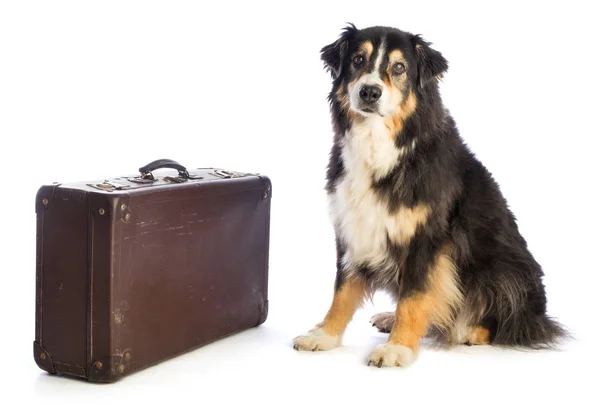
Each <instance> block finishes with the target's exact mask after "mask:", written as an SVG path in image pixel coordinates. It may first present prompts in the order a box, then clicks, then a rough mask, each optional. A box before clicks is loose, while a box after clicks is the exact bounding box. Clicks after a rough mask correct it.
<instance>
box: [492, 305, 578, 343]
mask: <svg viewBox="0 0 600 404" xmlns="http://www.w3.org/2000/svg"><path fill="white" fill-rule="evenodd" d="M569 338H571V335H570V333H569V332H568V331H567V329H566V328H565V327H564V326H563V325H562V324H560V323H559V322H558V321H556V320H555V319H553V318H551V317H549V316H548V315H547V314H545V313H543V314H537V315H535V314H531V313H529V314H528V313H520V314H517V315H515V317H514V318H513V319H512V320H508V321H504V324H502V322H501V321H500V322H499V324H498V328H497V330H496V335H495V336H494V339H493V342H492V344H493V345H499V346H505V347H511V348H512V347H514V348H525V349H544V348H555V347H556V346H557V345H558V344H560V343H562V342H564V341H565V340H567V339H569Z"/></svg>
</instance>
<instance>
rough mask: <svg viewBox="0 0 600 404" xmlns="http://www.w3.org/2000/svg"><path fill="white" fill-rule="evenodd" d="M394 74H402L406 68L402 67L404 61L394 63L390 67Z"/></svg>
mask: <svg viewBox="0 0 600 404" xmlns="http://www.w3.org/2000/svg"><path fill="white" fill-rule="evenodd" d="M392 70H393V72H394V74H402V73H404V71H405V70H406V68H405V67H404V63H400V62H398V63H396V64H394V67H393V68H392Z"/></svg>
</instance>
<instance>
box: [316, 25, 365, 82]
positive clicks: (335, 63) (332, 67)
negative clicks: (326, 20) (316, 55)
mask: <svg viewBox="0 0 600 404" xmlns="http://www.w3.org/2000/svg"><path fill="white" fill-rule="evenodd" d="M357 31H358V30H357V29H356V27H355V26H354V24H349V25H348V26H347V27H345V28H344V29H343V30H342V34H341V35H340V37H339V38H338V40H337V41H335V42H333V43H331V44H329V45H326V46H324V47H323V48H322V49H321V60H322V61H323V63H324V64H325V68H326V69H327V70H329V72H330V73H331V77H332V78H333V79H337V78H338V77H339V76H340V74H341V72H342V63H343V61H344V57H346V52H347V51H348V44H349V42H350V40H351V39H352V37H353V36H354V34H355V33H356V32H357Z"/></svg>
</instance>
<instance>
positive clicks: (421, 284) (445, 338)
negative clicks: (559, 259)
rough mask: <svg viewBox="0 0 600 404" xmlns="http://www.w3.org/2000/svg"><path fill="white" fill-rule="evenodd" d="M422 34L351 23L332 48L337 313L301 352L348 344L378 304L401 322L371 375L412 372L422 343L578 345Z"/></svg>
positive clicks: (374, 356)
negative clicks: (442, 87) (371, 304)
mask: <svg viewBox="0 0 600 404" xmlns="http://www.w3.org/2000/svg"><path fill="white" fill-rule="evenodd" d="M430 45H431V44H430V43H428V42H426V41H425V40H424V39H423V38H422V37H421V36H419V35H413V34H411V33H408V32H404V31H400V30H398V29H394V28H388V27H371V28H367V29H362V30H359V29H357V28H356V27H355V26H354V25H352V24H350V25H349V26H348V27H346V28H345V29H344V30H343V32H342V34H341V35H340V37H339V38H338V40H336V41H335V42H333V43H331V44H330V45H327V46H325V47H324V48H323V49H322V50H321V58H322V61H323V62H324V64H325V67H326V69H327V70H328V71H329V72H330V73H331V77H332V81H333V85H332V90H331V92H330V94H329V102H330V108H331V114H332V122H333V129H334V141H333V146H332V149H331V155H330V161H329V164H328V166H327V184H326V191H327V194H328V196H329V198H330V203H331V218H332V222H333V227H334V229H335V235H336V249H337V275H336V280H335V285H334V286H335V287H334V296H333V302H332V303H331V306H330V308H329V310H328V312H327V313H326V315H325V317H324V319H323V321H322V322H320V323H319V324H317V325H316V327H315V328H313V329H312V330H310V331H309V332H308V333H306V334H304V335H301V336H299V337H297V338H296V339H295V340H294V348H295V349H297V350H303V351H324V350H329V349H332V348H335V347H337V346H340V345H341V342H342V336H343V334H344V331H345V329H346V327H347V324H348V323H349V321H350V320H351V319H352V317H353V315H354V313H355V311H356V310H357V309H358V308H359V307H360V306H361V304H362V303H363V302H364V300H365V299H366V298H368V297H370V296H371V295H372V294H373V293H374V292H375V291H379V290H381V291H386V292H388V293H389V294H391V295H392V296H393V297H394V300H397V305H396V309H395V312H392V313H381V314H378V315H376V316H375V317H374V318H373V320H372V321H373V323H374V325H375V326H377V327H378V328H379V329H380V330H381V331H383V332H389V333H390V335H389V338H388V340H387V342H386V343H384V344H381V345H378V346H376V347H375V349H374V350H373V351H372V353H371V354H370V357H369V359H368V364H369V365H375V366H378V367H381V366H407V365H409V364H411V363H412V362H413V361H414V359H415V357H416V353H417V351H418V347H419V342H420V339H421V338H422V337H425V336H431V337H432V338H433V341H434V342H439V343H442V344H444V345H446V346H452V345H455V344H494V345H500V346H505V347H516V346H518V347H526V348H542V347H550V346H552V345H554V344H555V343H556V342H557V341H558V340H559V339H561V338H562V337H565V336H566V335H567V333H566V331H565V329H564V328H563V327H562V326H561V325H560V324H559V323H558V322H556V321H555V320H553V319H552V318H550V317H549V316H548V315H547V314H546V295H545V290H544V285H543V283H542V276H543V272H542V269H541V268H540V265H539V264H538V263H537V262H536V260H535V259H534V257H533V256H532V254H531V253H530V252H529V250H528V247H527V243H526V241H525V240H524V239H523V237H522V236H521V235H520V233H519V230H518V227H517V225H516V221H515V217H514V216H513V214H512V213H511V211H510V210H509V208H508V206H507V203H506V201H505V199H504V197H503V195H502V193H501V192H500V189H499V186H498V185H497V183H496V182H495V180H494V179H493V178H492V175H491V174H490V173H489V172H488V170H487V169H486V168H485V167H484V166H483V165H482V164H481V162H480V161H478V160H477V158H476V157H475V156H474V155H473V154H472V153H471V151H470V150H469V149H468V147H467V146H466V145H465V144H464V143H463V141H462V139H461V137H460V135H459V132H458V130H457V128H456V124H455V121H454V120H453V118H452V117H451V115H450V113H449V112H448V111H447V110H446V109H445V107H444V105H443V103H442V100H441V97H440V93H439V88H438V80H439V79H440V78H441V77H443V75H444V73H445V72H446V71H447V69H448V62H447V61H446V59H445V58H444V57H443V56H442V54H441V53H440V52H439V51H437V50H435V49H433V48H432V47H431V46H430Z"/></svg>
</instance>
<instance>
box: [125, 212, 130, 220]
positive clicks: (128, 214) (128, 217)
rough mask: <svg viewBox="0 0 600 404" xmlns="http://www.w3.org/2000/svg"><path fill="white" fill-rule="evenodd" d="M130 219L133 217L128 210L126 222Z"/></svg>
mask: <svg viewBox="0 0 600 404" xmlns="http://www.w3.org/2000/svg"><path fill="white" fill-rule="evenodd" d="M129 219H131V213H129V212H127V213H126V214H125V221H126V222H128V221H129Z"/></svg>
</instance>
